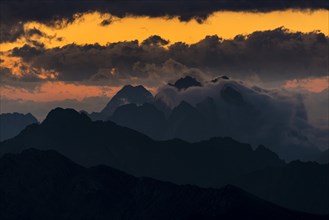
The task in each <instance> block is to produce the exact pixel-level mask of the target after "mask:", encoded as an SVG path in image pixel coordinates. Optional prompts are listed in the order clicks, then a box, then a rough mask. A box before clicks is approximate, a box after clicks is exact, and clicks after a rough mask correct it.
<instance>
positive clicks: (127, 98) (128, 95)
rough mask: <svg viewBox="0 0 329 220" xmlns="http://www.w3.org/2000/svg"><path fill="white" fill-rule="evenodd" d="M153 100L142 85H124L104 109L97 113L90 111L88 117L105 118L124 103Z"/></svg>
mask: <svg viewBox="0 0 329 220" xmlns="http://www.w3.org/2000/svg"><path fill="white" fill-rule="evenodd" d="M150 102H153V95H152V93H150V92H149V91H148V90H147V89H145V88H144V87H143V86H141V85H139V86H131V85H126V86H124V87H122V89H121V90H120V91H119V92H118V93H117V94H116V95H115V96H113V97H112V99H111V101H110V102H109V103H108V104H107V105H106V106H105V107H104V109H103V110H102V111H101V112H99V113H97V112H94V113H91V114H90V118H92V119H93V120H107V119H108V118H109V117H110V116H111V115H112V114H113V112H114V111H115V110H116V109H117V108H118V107H120V106H122V105H126V104H136V105H142V104H144V103H150Z"/></svg>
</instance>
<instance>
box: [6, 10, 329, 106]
mask: <svg viewBox="0 0 329 220" xmlns="http://www.w3.org/2000/svg"><path fill="white" fill-rule="evenodd" d="M109 17H111V16H110V15H108V14H107V15H104V14H103V15H101V14H99V13H91V14H85V15H84V16H82V17H81V18H79V19H77V20H76V21H74V22H73V23H72V24H70V25H68V26H66V27H64V28H61V29H55V28H52V27H49V26H46V25H44V24H40V23H35V22H32V23H26V24H25V26H24V27H25V29H26V30H27V29H31V28H34V27H35V28H38V29H40V30H41V31H43V32H45V33H46V34H47V35H48V36H50V37H48V38H46V37H41V38H39V37H37V36H34V38H35V39H34V40H38V41H40V42H43V43H44V44H45V45H46V47H48V48H52V47H57V46H63V45H66V44H68V43H77V44H89V43H99V44H101V45H105V44H106V43H108V42H117V41H124V40H135V39H138V40H139V41H142V40H144V39H146V38H147V37H149V36H150V35H155V34H156V35H160V36H161V37H163V38H164V39H167V40H170V42H171V43H174V42H177V41H183V42H186V43H190V44H191V43H195V42H197V41H199V40H200V39H203V38H204V37H205V36H206V35H214V34H217V35H219V36H221V37H223V38H232V37H234V36H235V35H237V34H249V33H252V32H254V31H256V30H269V29H275V28H277V27H280V26H284V27H286V28H288V29H290V30H291V31H301V32H310V31H314V30H320V31H321V32H323V33H324V34H325V35H327V36H328V34H329V12H328V11H327V10H320V11H314V12H305V11H304V12H301V11H291V10H289V11H281V12H279V11H277V12H271V13H243V12H218V13H215V14H213V15H212V16H210V17H209V18H208V19H207V20H206V21H205V22H204V23H203V24H198V23H197V22H196V21H194V20H192V21H189V22H180V21H179V20H178V18H173V19H167V18H149V17H126V18H123V19H119V18H115V17H112V20H113V22H112V23H111V24H110V25H108V26H105V27H103V26H101V25H100V23H101V22H102V21H103V20H104V19H106V18H109ZM58 38H62V39H63V40H62V41H58V40H57V39H58ZM25 43H26V39H25V38H21V39H19V40H18V41H17V42H14V43H4V44H0V51H8V50H10V49H12V48H14V47H17V46H22V45H24V44H25ZM4 57H5V55H4V54H3V55H2V58H3V59H4V60H5V62H3V63H1V64H0V65H1V66H2V67H11V68H12V69H13V70H14V71H13V75H15V76H16V77H21V76H22V74H24V72H19V71H20V69H19V68H18V67H19V65H23V64H22V63H20V62H21V61H20V60H19V58H4ZM26 65H28V64H26ZM36 71H39V72H41V73H42V74H40V77H41V78H42V77H46V78H55V77H56V74H57V73H55V72H52V73H49V72H42V71H44V70H43V69H37V70H36ZM283 87H285V88H294V89H297V88H303V89H306V90H309V91H312V92H320V91H322V90H323V89H325V88H328V78H319V79H309V80H304V81H297V80H295V81H294V80H292V81H287V82H286V83H285V84H284V85H283ZM118 89H119V88H118V87H109V86H86V85H79V84H74V83H64V82H45V83H43V84H42V85H41V86H40V88H39V90H37V91H36V92H34V93H30V92H28V91H27V90H24V89H17V88H14V87H9V86H1V93H2V97H6V98H9V99H26V100H33V101H42V102H45V101H50V100H61V99H78V100H82V99H83V98H85V97H92V96H101V95H102V96H103V95H105V96H109V97H111V96H112V95H113V94H114V93H115V92H116V91H117V90H118Z"/></svg>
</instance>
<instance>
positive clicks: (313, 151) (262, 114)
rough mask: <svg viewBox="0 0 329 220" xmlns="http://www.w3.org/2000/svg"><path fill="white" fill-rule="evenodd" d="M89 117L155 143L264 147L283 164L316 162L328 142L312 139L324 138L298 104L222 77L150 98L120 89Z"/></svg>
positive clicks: (141, 91) (139, 90)
mask: <svg viewBox="0 0 329 220" xmlns="http://www.w3.org/2000/svg"><path fill="white" fill-rule="evenodd" d="M295 99H297V100H295ZM89 117H90V118H91V119H92V120H94V121H96V120H103V121H108V120H109V121H113V122H115V123H117V124H118V125H121V126H125V127H128V128H131V129H134V130H137V131H139V132H141V133H143V134H146V135H148V136H150V137H152V138H153V139H156V140H168V139H173V138H179V139H182V140H185V141H189V142H198V141H202V140H207V139H209V138H212V137H218V136H220V137H223V136H228V137H232V138H234V139H236V140H239V141H241V142H247V143H249V144H251V145H252V146H257V145H259V144H264V145H266V146H267V147H268V148H270V149H271V150H272V151H274V152H275V153H277V154H278V155H279V156H280V157H281V158H283V159H285V160H288V161H291V160H296V159H301V160H304V161H308V160H313V159H314V158H318V157H320V155H321V151H320V150H319V148H318V147H326V146H324V145H327V144H326V143H325V142H323V140H326V139H328V137H327V136H326V137H319V138H315V137H318V136H319V135H322V136H323V135H324V134H325V133H326V132H323V131H321V132H320V133H319V132H318V131H317V129H315V128H314V127H312V125H310V123H308V118H307V113H306V110H305V106H304V105H303V102H302V101H301V100H300V99H298V98H295V97H289V96H286V97H285V96H281V95H279V94H277V93H276V92H275V91H270V90H264V89H262V88H259V87H248V86H247V85H245V84H243V83H241V82H237V81H234V80H231V79H229V78H228V77H227V76H221V77H217V78H215V79H213V80H211V81H209V82H204V83H201V82H199V81H197V80H196V79H195V78H193V77H190V76H186V77H184V78H181V79H179V80H177V81H176V82H175V83H171V84H168V85H167V86H164V87H163V88H161V89H160V90H159V91H158V93H157V94H156V95H155V96H153V95H152V94H151V93H150V92H149V91H148V90H147V89H145V88H144V87H143V86H130V85H128V86H124V87H123V88H122V89H121V90H120V91H119V92H118V93H117V94H116V95H115V96H114V97H113V98H112V99H111V100H110V102H109V103H108V104H107V105H106V107H105V108H104V109H103V110H102V111H101V112H99V113H95V112H94V113H91V114H89ZM318 133H319V134H318ZM319 140H321V141H320V142H319ZM322 145H323V146H322Z"/></svg>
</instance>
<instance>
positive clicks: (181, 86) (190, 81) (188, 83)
mask: <svg viewBox="0 0 329 220" xmlns="http://www.w3.org/2000/svg"><path fill="white" fill-rule="evenodd" d="M169 85H170V86H173V87H176V88H177V89H178V90H185V89H188V88H190V87H196V86H197V87H201V86H202V84H201V83H200V82H199V81H198V80H196V79H195V78H193V77H191V76H185V77H184V78H180V79H179V80H177V81H176V82H175V83H174V84H171V83H169Z"/></svg>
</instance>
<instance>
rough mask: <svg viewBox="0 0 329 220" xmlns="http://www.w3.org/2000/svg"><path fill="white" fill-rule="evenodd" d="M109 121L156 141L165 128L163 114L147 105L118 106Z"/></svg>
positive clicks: (152, 106)
mask: <svg viewBox="0 0 329 220" xmlns="http://www.w3.org/2000/svg"><path fill="white" fill-rule="evenodd" d="M109 120H111V121H113V122H115V123H117V124H119V125H121V126H125V127H128V128H131V129H134V130H137V131H139V132H142V133H143V134H147V135H148V136H151V137H153V138H156V139H161V138H162V137H163V135H162V134H163V128H164V127H165V126H166V117H165V115H164V113H163V112H162V111H160V110H158V109H157V108H156V107H155V106H154V105H152V104H149V103H145V104H142V105H140V106H137V105H136V104H128V105H123V106H120V107H118V108H117V109H116V110H115V112H114V113H113V115H112V116H111V117H110V118H109Z"/></svg>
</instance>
